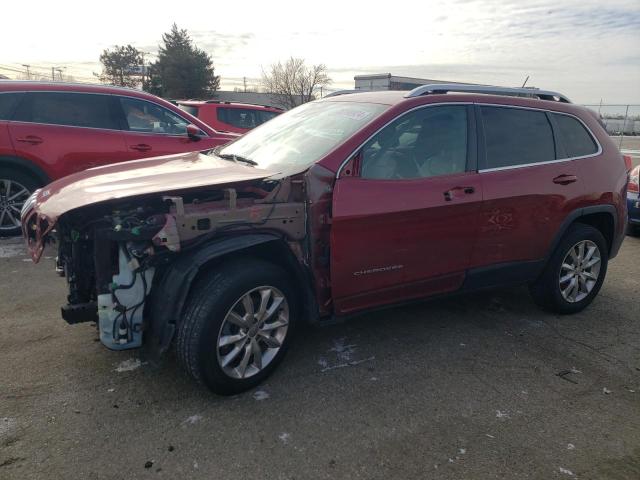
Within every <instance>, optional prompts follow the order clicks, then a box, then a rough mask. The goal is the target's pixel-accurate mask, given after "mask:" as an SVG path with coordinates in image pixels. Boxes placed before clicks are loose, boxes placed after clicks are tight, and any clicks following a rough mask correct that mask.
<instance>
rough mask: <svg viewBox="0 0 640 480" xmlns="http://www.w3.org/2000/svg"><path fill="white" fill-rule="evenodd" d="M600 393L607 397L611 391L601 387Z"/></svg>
mask: <svg viewBox="0 0 640 480" xmlns="http://www.w3.org/2000/svg"><path fill="white" fill-rule="evenodd" d="M602 393H604V394H605V395H609V394H610V393H611V390H609V389H608V388H607V387H603V388H602Z"/></svg>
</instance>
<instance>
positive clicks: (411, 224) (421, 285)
mask: <svg viewBox="0 0 640 480" xmlns="http://www.w3.org/2000/svg"><path fill="white" fill-rule="evenodd" d="M472 112H473V111H472V108H471V107H470V106H467V105H462V104H461V105H455V106H451V105H446V106H427V107H423V108H420V109H417V110H414V111H411V112H409V113H407V114H405V115H402V116H401V117H399V118H398V119H396V120H395V121H394V122H392V123H391V124H390V125H388V126H386V127H385V128H384V129H382V130H381V131H380V132H378V133H377V134H376V135H375V136H374V137H373V138H372V139H371V140H369V141H368V142H367V143H366V144H365V145H364V146H363V147H362V148H361V149H360V151H359V152H358V153H357V155H356V157H355V162H354V163H355V165H356V169H355V174H354V175H352V176H341V178H339V179H338V180H337V181H336V185H335V191H334V195H333V218H332V227H331V288H332V293H333V298H334V301H335V310H336V312H337V313H348V312H351V311H355V310H360V309H364V308H369V307H375V306H378V305H384V304H389V303H396V302H401V301H404V300H409V299H413V298H420V297H425V296H428V295H433V294H437V293H443V292H448V291H452V290H455V289H457V288H459V287H460V286H461V284H462V282H463V280H464V276H465V270H466V269H467V268H468V265H469V261H470V259H471V255H472V251H473V248H474V243H475V238H476V231H477V226H478V224H477V222H478V215H479V213H480V209H481V203H482V186H481V183H480V179H479V176H478V174H477V172H476V171H475V152H476V141H475V128H474V126H473V125H474V121H473V113H472Z"/></svg>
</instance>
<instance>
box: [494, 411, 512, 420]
mask: <svg viewBox="0 0 640 480" xmlns="http://www.w3.org/2000/svg"><path fill="white" fill-rule="evenodd" d="M496 418H509V413H508V412H501V411H500V410H496Z"/></svg>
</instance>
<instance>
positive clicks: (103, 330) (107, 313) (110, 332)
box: [98, 245, 154, 350]
mask: <svg viewBox="0 0 640 480" xmlns="http://www.w3.org/2000/svg"><path fill="white" fill-rule="evenodd" d="M118 267H119V272H118V274H117V275H114V276H113V282H112V284H111V285H110V288H109V289H110V292H109V293H103V294H100V295H98V323H99V329H100V341H101V342H102V344H103V345H104V346H105V347H107V348H109V349H111V350H125V349H129V348H137V347H140V346H141V345H142V330H143V328H142V326H143V323H142V322H143V310H144V304H145V300H146V298H147V295H148V294H149V291H150V289H151V284H152V281H153V275H154V268H153V267H148V268H146V269H142V268H140V263H139V262H138V260H137V259H136V258H135V257H133V258H132V257H131V256H130V255H129V252H128V251H127V249H126V247H125V246H124V245H121V246H120V250H119V255H118Z"/></svg>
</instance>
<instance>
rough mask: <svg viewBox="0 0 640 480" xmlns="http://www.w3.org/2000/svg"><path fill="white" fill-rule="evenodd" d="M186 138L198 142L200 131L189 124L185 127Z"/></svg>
mask: <svg viewBox="0 0 640 480" xmlns="http://www.w3.org/2000/svg"><path fill="white" fill-rule="evenodd" d="M187 136H188V137H189V138H190V139H191V140H193V141H196V142H197V141H198V140H200V129H199V128H198V127H196V126H195V125H194V124H193V123H190V124H189V125H187Z"/></svg>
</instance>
